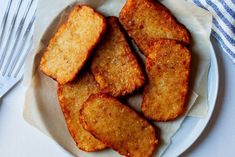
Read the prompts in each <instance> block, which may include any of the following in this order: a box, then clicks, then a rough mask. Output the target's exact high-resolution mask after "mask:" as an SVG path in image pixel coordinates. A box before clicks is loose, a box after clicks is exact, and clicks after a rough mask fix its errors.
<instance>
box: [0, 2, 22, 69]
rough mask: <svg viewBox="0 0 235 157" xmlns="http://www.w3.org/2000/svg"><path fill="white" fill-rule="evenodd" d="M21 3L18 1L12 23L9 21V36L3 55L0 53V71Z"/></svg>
mask: <svg viewBox="0 0 235 157" xmlns="http://www.w3.org/2000/svg"><path fill="white" fill-rule="evenodd" d="M22 1H23V0H20V1H19V3H18V4H17V11H16V12H15V14H14V16H13V18H12V21H11V25H10V28H9V32H10V34H9V36H8V38H7V42H6V45H5V47H4V49H3V53H2V56H1V58H0V70H1V68H2V67H3V63H4V59H5V57H6V53H7V49H8V47H9V44H10V40H11V36H12V34H13V29H14V26H15V22H16V18H17V16H18V13H19V10H20V6H21V4H22Z"/></svg>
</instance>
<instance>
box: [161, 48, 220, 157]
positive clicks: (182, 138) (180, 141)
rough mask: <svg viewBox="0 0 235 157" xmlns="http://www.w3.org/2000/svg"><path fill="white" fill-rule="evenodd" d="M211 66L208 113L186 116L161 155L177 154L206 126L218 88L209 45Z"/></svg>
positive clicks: (214, 58)
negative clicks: (203, 116)
mask: <svg viewBox="0 0 235 157" xmlns="http://www.w3.org/2000/svg"><path fill="white" fill-rule="evenodd" d="M210 55H211V66H210V69H209V74H208V75H209V76H208V105H209V109H208V115H207V117H206V118H203V119H200V118H192V117H187V118H186V119H185V120H184V122H183V124H182V127H181V128H180V129H179V131H178V132H177V133H176V134H175V135H174V137H173V138H172V144H171V145H170V146H169V147H168V149H167V150H166V152H165V153H164V155H163V157H172V155H173V154H174V155H173V156H179V155H180V154H182V153H183V152H184V151H185V150H187V149H188V148H189V147H190V146H191V145H192V144H193V143H194V142H195V141H196V140H197V139H198V138H199V136H200V135H201V134H202V132H203V130H204V129H205V128H206V126H207V124H208V122H209V120H210V118H211V116H212V113H213V110H214V108H215V104H216V99H217V94H218V89H219V69H218V62H217V58H216V54H215V51H214V48H213V46H212V44H211V46H210Z"/></svg>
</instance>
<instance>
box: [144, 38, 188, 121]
mask: <svg viewBox="0 0 235 157" xmlns="http://www.w3.org/2000/svg"><path fill="white" fill-rule="evenodd" d="M158 42H159V43H160V44H161V45H163V44H166V43H168V44H173V45H175V44H178V45H180V46H181V47H183V48H185V49H187V50H188V52H189V53H188V54H189V64H188V67H187V68H186V70H187V71H188V75H187V80H186V81H185V87H186V89H187V92H186V94H185V99H184V102H183V106H182V108H181V110H179V112H178V113H177V114H176V115H174V116H172V117H168V118H167V119H165V118H159V119H156V118H153V117H151V116H149V115H147V114H145V112H144V109H143V108H144V107H145V106H146V105H145V104H144V99H146V96H147V94H146V93H147V92H148V91H147V90H148V88H149V87H148V86H149V84H147V85H146V87H145V89H144V93H143V101H142V104H141V110H142V112H143V113H144V116H145V117H146V118H147V119H149V120H153V121H159V122H168V121H173V120H176V119H177V118H179V117H180V116H182V115H183V114H184V113H185V111H186V108H185V106H186V102H187V100H188V95H189V79H190V72H191V61H192V59H191V58H192V56H191V53H190V51H189V49H188V48H187V47H186V46H185V45H184V44H182V43H181V42H179V41H176V40H170V39H163V40H159V41H157V42H155V43H154V45H153V46H152V47H150V48H149V49H148V52H149V53H150V52H152V51H153V50H154V48H155V45H156V43H158ZM148 60H149V58H147V59H146V71H147V73H148V71H149V70H148V69H149V68H150V67H151V66H152V65H150V64H148V63H149V62H148ZM148 75H149V74H148Z"/></svg>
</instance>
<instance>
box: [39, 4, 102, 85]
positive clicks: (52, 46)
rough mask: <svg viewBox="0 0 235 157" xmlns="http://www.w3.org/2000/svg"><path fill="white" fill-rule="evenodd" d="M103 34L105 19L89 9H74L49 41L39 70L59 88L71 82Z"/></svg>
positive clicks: (81, 7) (78, 7) (79, 7)
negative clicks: (58, 85) (56, 83)
mask: <svg viewBox="0 0 235 157" xmlns="http://www.w3.org/2000/svg"><path fill="white" fill-rule="evenodd" d="M105 30H106V20H105V18H104V17H103V16H102V15H101V14H99V13H97V12H96V11H94V10H93V9H92V8H90V7H89V6H85V5H77V6H75V7H74V8H73V10H72V11H71V12H70V14H69V17H68V20H67V22H66V23H64V24H63V25H62V26H60V28H59V29H58V31H57V33H56V34H55V35H54V37H53V38H52V39H51V40H50V42H49V45H48V47H47V49H46V51H45V53H44V54H43V56H42V59H41V63H40V69H41V70H42V71H43V72H44V73H45V74H46V75H48V76H50V77H52V78H53V79H55V80H57V81H58V82H59V83H60V84H65V83H67V82H70V81H72V80H73V79H74V78H75V77H76V75H77V74H78V72H79V71H80V70H81V68H82V67H83V65H84V64H85V62H86V60H87V59H88V57H89V55H90V54H91V52H92V50H93V48H94V47H95V45H96V44H97V42H98V41H99V40H100V38H101V36H102V34H103V33H104V32H105Z"/></svg>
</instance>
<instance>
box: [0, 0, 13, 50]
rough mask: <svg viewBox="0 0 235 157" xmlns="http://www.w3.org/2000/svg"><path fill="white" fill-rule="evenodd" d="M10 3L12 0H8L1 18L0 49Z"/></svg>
mask: <svg viewBox="0 0 235 157" xmlns="http://www.w3.org/2000/svg"><path fill="white" fill-rule="evenodd" d="M11 3H12V0H10V1H9V2H8V4H7V10H6V12H5V14H4V16H3V20H2V24H1V30H2V31H1V34H0V49H1V48H2V40H3V37H4V35H5V27H6V23H7V19H8V16H9V12H10V8H11Z"/></svg>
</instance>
